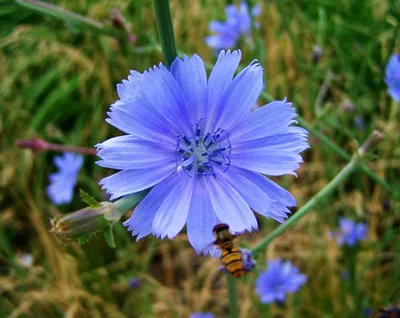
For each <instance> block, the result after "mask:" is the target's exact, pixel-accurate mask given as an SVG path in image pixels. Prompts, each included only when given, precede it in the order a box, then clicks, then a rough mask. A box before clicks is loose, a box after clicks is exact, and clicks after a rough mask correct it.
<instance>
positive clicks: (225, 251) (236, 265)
mask: <svg viewBox="0 0 400 318" xmlns="http://www.w3.org/2000/svg"><path fill="white" fill-rule="evenodd" d="M213 234H214V239H215V241H214V242H213V244H214V245H216V246H217V247H218V248H219V249H220V250H221V262H222V265H223V266H224V268H225V269H226V270H227V271H228V272H229V273H230V274H231V275H233V276H234V277H236V278H239V277H242V276H243V274H244V273H245V269H244V266H243V256H242V252H241V251H240V250H239V248H238V247H237V246H236V242H235V238H236V237H237V235H234V234H232V233H231V232H230V231H229V225H228V224H225V223H221V224H217V225H215V226H214V228H213Z"/></svg>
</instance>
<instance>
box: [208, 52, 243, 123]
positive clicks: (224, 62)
mask: <svg viewBox="0 0 400 318" xmlns="http://www.w3.org/2000/svg"><path fill="white" fill-rule="evenodd" d="M241 57H242V52H241V51H240V50H237V51H233V52H232V53H231V52H230V51H227V52H226V53H225V51H223V50H222V51H221V52H220V53H219V56H218V60H217V62H216V63H215V66H214V68H213V70H212V71H211V74H210V77H209V79H208V104H207V122H208V123H209V126H210V124H211V123H212V122H214V114H215V112H216V110H217V109H218V107H219V104H220V101H221V98H222V96H223V95H224V92H225V90H226V88H227V87H228V85H229V84H230V83H231V81H232V78H233V75H234V74H235V72H236V69H237V67H238V66H239V62H240V59H241ZM209 126H208V127H207V129H209ZM207 129H206V130H207Z"/></svg>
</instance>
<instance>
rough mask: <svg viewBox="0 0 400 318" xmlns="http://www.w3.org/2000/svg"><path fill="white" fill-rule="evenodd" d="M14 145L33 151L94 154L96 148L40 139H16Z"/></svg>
mask: <svg viewBox="0 0 400 318" xmlns="http://www.w3.org/2000/svg"><path fill="white" fill-rule="evenodd" d="M16 146H17V147H18V148H25V149H31V150H33V151H38V152H39V151H56V152H74V153H81V154H83V155H90V156H96V149H93V148H86V147H77V146H66V145H60V144H52V143H49V142H47V141H44V140H42V139H30V140H17V142H16Z"/></svg>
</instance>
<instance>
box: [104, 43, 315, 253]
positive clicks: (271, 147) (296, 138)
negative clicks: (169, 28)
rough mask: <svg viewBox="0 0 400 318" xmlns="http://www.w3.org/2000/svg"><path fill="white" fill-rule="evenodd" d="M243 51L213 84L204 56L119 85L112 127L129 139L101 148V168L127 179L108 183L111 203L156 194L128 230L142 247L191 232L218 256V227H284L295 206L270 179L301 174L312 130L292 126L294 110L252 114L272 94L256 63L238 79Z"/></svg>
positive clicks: (272, 107) (221, 67)
mask: <svg viewBox="0 0 400 318" xmlns="http://www.w3.org/2000/svg"><path fill="white" fill-rule="evenodd" d="M240 59H241V52H240V51H234V52H232V53H231V52H229V51H228V52H225V51H221V53H220V54H219V57H218V60H217V62H216V65H215V67H214V69H213V70H212V72H211V74H210V76H209V78H208V79H207V75H206V71H205V67H204V63H203V61H202V59H201V58H200V57H199V56H198V55H194V56H193V57H192V58H188V57H186V56H185V57H184V58H183V60H182V59H179V58H177V59H176V60H175V61H174V62H173V63H172V65H171V70H170V71H169V70H168V69H167V68H166V67H164V66H163V65H162V64H160V65H159V67H154V68H152V69H150V70H149V71H147V72H144V74H141V73H138V72H135V71H132V72H131V75H130V76H129V77H128V80H124V81H123V84H119V85H118V86H117V89H118V94H119V97H120V100H118V101H117V102H116V103H114V104H113V105H112V106H111V111H110V112H109V113H108V115H109V116H110V118H108V119H107V122H108V123H110V124H111V125H113V126H115V127H117V128H119V129H120V130H122V131H124V132H125V133H127V135H124V136H120V137H115V138H111V139H109V140H106V141H105V142H103V143H101V144H99V145H97V147H98V156H99V157H100V158H101V159H102V160H101V161H99V162H97V163H98V164H99V165H100V166H102V167H107V168H111V169H118V170H122V171H120V172H118V173H116V174H114V175H112V176H109V177H107V178H104V179H103V180H101V182H100V184H102V185H103V189H105V190H107V192H109V193H111V194H112V196H111V200H113V199H117V198H120V197H123V196H126V195H129V194H132V193H136V192H139V191H142V190H145V189H148V188H151V187H153V188H152V189H151V191H150V192H149V194H148V195H147V196H146V197H145V198H144V199H143V200H142V201H141V202H140V203H139V204H138V205H137V206H136V208H135V212H134V213H133V214H132V216H131V217H130V219H129V220H128V221H126V222H125V223H124V225H125V226H126V227H128V230H129V231H132V235H137V239H138V240H139V239H141V238H142V237H144V236H146V235H149V234H153V235H155V236H157V237H161V238H165V237H168V238H173V237H175V236H176V235H177V234H178V233H179V232H180V231H181V230H182V228H183V227H184V226H185V224H186V228H187V234H188V238H189V241H190V243H191V244H192V246H193V247H194V248H195V249H196V251H197V252H198V253H200V252H203V253H206V252H211V253H212V254H214V253H215V251H216V249H215V246H210V242H212V241H213V240H214V239H213V234H212V228H213V227H214V225H216V224H218V223H227V224H229V226H230V228H231V229H232V231H233V232H234V233H242V232H244V231H246V230H247V231H251V230H252V229H257V220H256V218H255V215H254V213H253V211H252V210H251V209H253V210H255V211H257V212H258V213H259V214H261V215H263V216H265V217H269V218H273V219H275V220H277V221H279V222H283V221H284V219H285V218H286V217H287V214H288V213H290V211H289V209H288V208H287V207H290V206H294V205H295V204H296V201H295V199H294V198H293V197H292V195H291V194H290V193H289V192H287V191H286V190H284V189H283V188H281V187H280V186H278V185H277V184H275V183H274V182H272V181H271V180H270V179H268V178H266V177H265V176H263V175H262V174H266V175H272V176H280V175H284V174H293V175H296V174H295V172H294V171H295V170H296V169H298V168H299V163H301V162H302V161H303V159H302V157H301V156H300V155H299V153H300V152H301V151H303V150H304V149H306V148H308V147H309V146H308V143H307V131H306V130H304V129H303V128H300V127H295V126H292V124H293V123H295V122H296V121H295V120H294V118H295V117H296V116H297V115H296V113H295V110H294V108H293V107H292V106H291V103H288V102H287V101H286V100H284V101H275V102H272V103H269V104H268V105H266V106H264V107H261V108H259V109H258V110H256V111H254V112H251V109H252V108H253V106H254V104H255V103H256V101H257V99H258V97H259V96H260V93H261V90H262V87H263V70H262V67H261V66H260V64H258V63H256V62H253V63H251V64H250V65H249V66H247V67H246V68H245V69H244V70H243V71H241V72H240V73H239V74H238V75H236V76H235V77H234V74H235V71H236V69H237V67H238V65H239V62H240Z"/></svg>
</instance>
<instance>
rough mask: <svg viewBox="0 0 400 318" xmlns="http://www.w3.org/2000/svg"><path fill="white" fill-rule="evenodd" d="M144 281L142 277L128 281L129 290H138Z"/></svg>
mask: <svg viewBox="0 0 400 318" xmlns="http://www.w3.org/2000/svg"><path fill="white" fill-rule="evenodd" d="M142 283H143V281H142V279H141V278H140V277H133V278H131V279H130V280H129V281H128V286H129V288H132V289H136V288H139V287H140V286H141V285H142Z"/></svg>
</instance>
